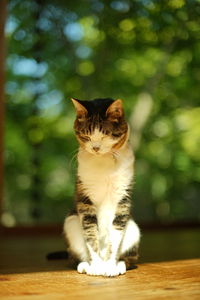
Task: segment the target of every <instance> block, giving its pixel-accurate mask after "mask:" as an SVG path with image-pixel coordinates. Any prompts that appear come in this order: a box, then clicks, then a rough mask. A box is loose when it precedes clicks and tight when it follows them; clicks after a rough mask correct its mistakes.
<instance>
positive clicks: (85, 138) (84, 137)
mask: <svg viewBox="0 0 200 300" xmlns="http://www.w3.org/2000/svg"><path fill="white" fill-rule="evenodd" d="M79 138H80V139H81V140H82V141H83V142H89V141H90V140H91V139H90V137H89V136H83V135H80V136H79Z"/></svg>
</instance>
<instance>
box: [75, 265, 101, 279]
mask: <svg viewBox="0 0 200 300" xmlns="http://www.w3.org/2000/svg"><path fill="white" fill-rule="evenodd" d="M77 271H78V272H79V273H86V274H88V275H94V276H95V275H104V262H103V261H93V262H91V264H89V263H88V262H81V263H79V264H78V267H77Z"/></svg>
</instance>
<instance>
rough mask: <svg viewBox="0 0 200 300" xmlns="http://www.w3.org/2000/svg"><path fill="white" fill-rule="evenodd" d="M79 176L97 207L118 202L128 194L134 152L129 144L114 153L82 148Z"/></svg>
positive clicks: (79, 158)
mask: <svg viewBox="0 0 200 300" xmlns="http://www.w3.org/2000/svg"><path fill="white" fill-rule="evenodd" d="M78 162H79V166H78V176H79V178H80V180H81V181H82V182H83V185H84V190H85V192H86V194H87V195H88V196H89V197H90V199H91V200H92V202H93V203H94V204H95V205H96V206H97V208H98V207H99V208H100V207H102V206H107V205H109V206H110V205H111V206H113V208H114V206H116V205H117V203H118V202H119V201H120V200H121V199H122V198H123V197H124V195H125V194H126V189H127V188H128V186H129V185H130V183H131V181H132V177H133V162H134V158H133V153H132V150H131V149H130V148H129V147H128V146H127V147H126V148H125V149H121V150H119V152H118V154H117V155H116V156H115V158H114V157H113V155H112V154H104V155H93V154H90V153H88V152H87V151H84V150H82V149H81V150H80V151H79V155H78Z"/></svg>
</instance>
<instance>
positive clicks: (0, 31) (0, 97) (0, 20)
mask: <svg viewBox="0 0 200 300" xmlns="http://www.w3.org/2000/svg"><path fill="white" fill-rule="evenodd" d="M5 20H6V0H1V1H0V214H1V212H2V205H3V136H4V80H5V75H4V73H5V72H4V59H5V36H4V26H5Z"/></svg>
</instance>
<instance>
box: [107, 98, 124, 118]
mask: <svg viewBox="0 0 200 300" xmlns="http://www.w3.org/2000/svg"><path fill="white" fill-rule="evenodd" d="M123 115H124V110H123V106H122V100H121V99H117V100H115V101H114V102H113V103H112V104H111V105H110V106H109V107H108V109H107V111H106V116H107V117H108V118H109V119H111V120H113V121H118V119H119V118H121V117H122V116H123Z"/></svg>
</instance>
